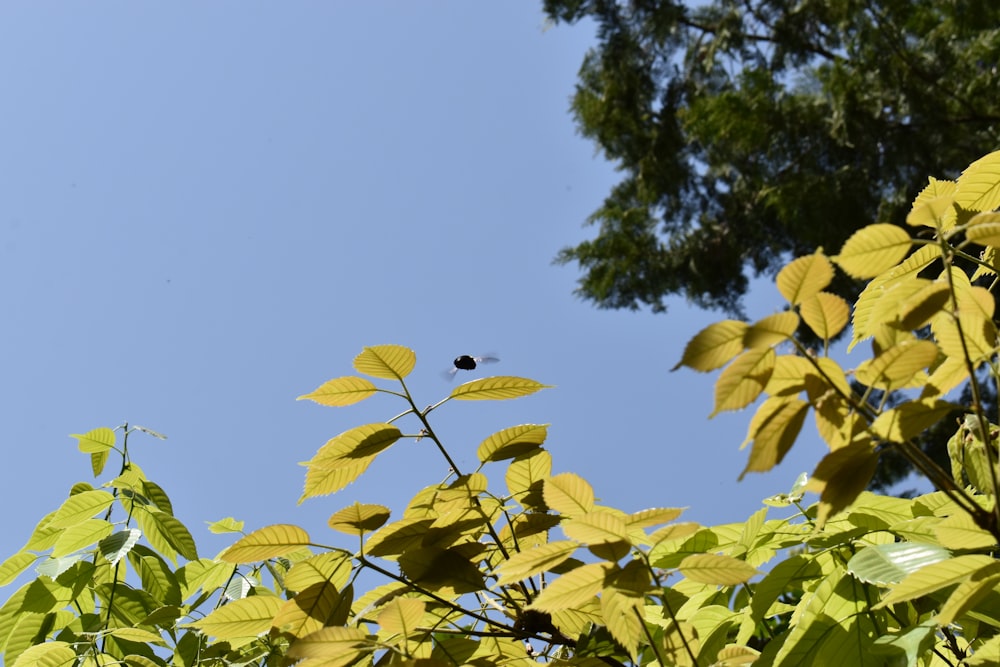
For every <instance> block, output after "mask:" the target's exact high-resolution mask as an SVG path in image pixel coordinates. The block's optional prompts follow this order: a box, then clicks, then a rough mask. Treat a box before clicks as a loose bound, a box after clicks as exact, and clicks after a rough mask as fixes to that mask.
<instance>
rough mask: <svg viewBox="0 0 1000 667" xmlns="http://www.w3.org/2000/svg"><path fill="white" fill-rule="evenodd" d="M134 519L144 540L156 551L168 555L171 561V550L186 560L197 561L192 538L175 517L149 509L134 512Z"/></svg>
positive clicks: (196, 550)
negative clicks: (144, 536)
mask: <svg viewBox="0 0 1000 667" xmlns="http://www.w3.org/2000/svg"><path fill="white" fill-rule="evenodd" d="M135 517H136V520H137V521H138V522H139V527H140V528H142V530H143V532H144V533H145V534H146V539H147V540H149V542H150V544H152V545H153V546H154V547H155V548H156V549H157V550H158V551H160V552H161V553H163V554H168V555H170V556H171V559H172V558H173V556H172V554H170V552H171V551H172V550H173V551H176V552H177V553H179V554H180V555H182V556H184V558H186V559H188V560H198V549H197V547H196V546H195V542H194V538H193V537H191V533H190V532H189V531H188V529H187V527H186V526H185V525H184V524H183V523H181V522H180V520H179V519H178V518H177V517H175V516H173V515H170V514H167V513H166V512H160V511H158V510H151V509H147V510H145V511H139V512H136V513H135Z"/></svg>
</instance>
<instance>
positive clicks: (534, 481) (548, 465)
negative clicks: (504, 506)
mask: <svg viewBox="0 0 1000 667" xmlns="http://www.w3.org/2000/svg"><path fill="white" fill-rule="evenodd" d="M551 474H552V455H551V454H549V453H548V452H547V451H545V450H544V449H536V450H533V451H531V452H529V453H527V454H522V455H521V456H518V457H517V458H515V459H514V460H513V461H511V463H510V465H509V466H508V467H507V473H506V474H505V475H504V481H505V482H506V483H507V490H508V492H510V495H511V496H512V497H513V498H514V499H515V500H517V502H519V503H521V505H522V506H524V507H525V508H526V509H535V510H539V511H545V510H547V509H548V507H545V506H544V497H543V495H542V489H543V488H544V487H543V484H544V480H546V479H548V477H549V476H550V475H551Z"/></svg>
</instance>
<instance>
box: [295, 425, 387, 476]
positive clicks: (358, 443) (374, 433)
mask: <svg viewBox="0 0 1000 667" xmlns="http://www.w3.org/2000/svg"><path fill="white" fill-rule="evenodd" d="M402 435H403V434H402V433H401V432H400V430H399V429H398V428H396V427H395V426H393V425H391V424H383V423H375V424H364V425H363V426H357V427H355V428H352V429H350V430H348V431H344V432H343V433H341V434H340V435H338V436H335V437H333V438H331V439H330V440H328V441H327V442H326V444H324V445H323V446H322V447H320V448H319V450H318V451H317V452H316V454H315V455H314V456H313V457H312V458H311V459H310V460H309V461H308V462H307V464H306V465H307V466H318V467H323V468H332V467H337V466H339V465H345V466H346V465H351V464H353V463H354V462H355V461H357V460H361V459H367V458H371V457H373V456H375V455H376V454H379V453H381V452H382V451H384V450H385V449H387V448H388V447H390V446H392V444H393V443H395V442H396V441H397V440H399V439H400V437H402Z"/></svg>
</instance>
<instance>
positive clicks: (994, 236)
mask: <svg viewBox="0 0 1000 667" xmlns="http://www.w3.org/2000/svg"><path fill="white" fill-rule="evenodd" d="M965 238H966V239H968V240H969V241H972V242H974V243H978V244H979V245H984V246H991V247H994V248H995V247H997V246H1000V213H994V212H990V213H978V214H976V215H974V216H972V219H971V220H969V228H968V229H966V230H965Z"/></svg>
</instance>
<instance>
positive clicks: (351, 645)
mask: <svg viewBox="0 0 1000 667" xmlns="http://www.w3.org/2000/svg"><path fill="white" fill-rule="evenodd" d="M376 647H378V645H377V644H376V643H375V642H374V641H373V640H372V639H370V638H369V637H368V635H367V634H366V633H365V631H364V630H362V629H361V628H343V627H329V628H323V629H322V630H317V631H316V632H314V633H312V634H311V635H308V636H306V637H303V638H301V639H298V640H296V641H295V642H293V643H292V645H291V646H290V647H289V648H288V653H287V657H289V658H297V659H301V658H312V659H313V660H315V661H317V664H320V665H327V664H336V665H349V664H351V663H352V662H353V661H354V660H356V659H357V657H358V656H360V655H361V653H362V652H363V651H365V650H374V649H375V648H376ZM333 660H336V662H330V661H333ZM319 661H323V662H319Z"/></svg>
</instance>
